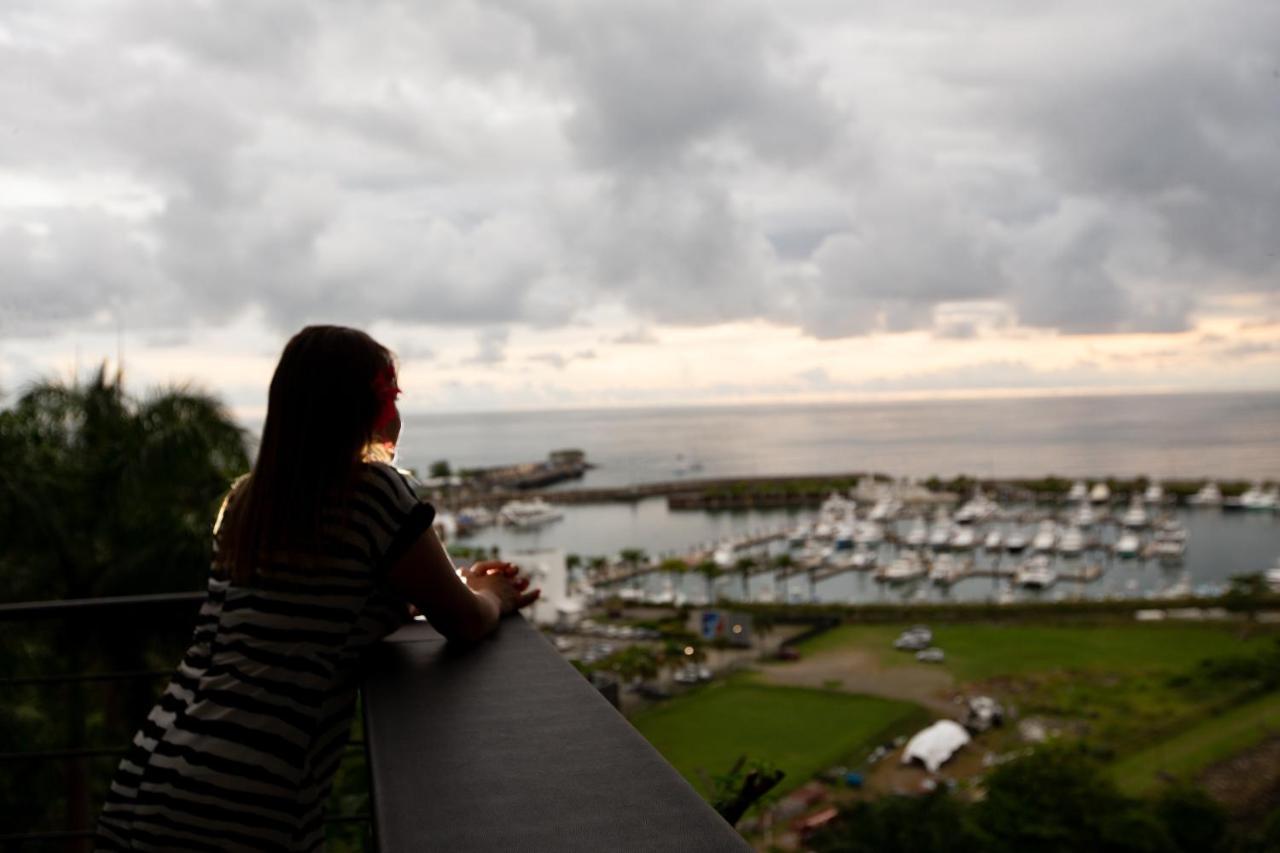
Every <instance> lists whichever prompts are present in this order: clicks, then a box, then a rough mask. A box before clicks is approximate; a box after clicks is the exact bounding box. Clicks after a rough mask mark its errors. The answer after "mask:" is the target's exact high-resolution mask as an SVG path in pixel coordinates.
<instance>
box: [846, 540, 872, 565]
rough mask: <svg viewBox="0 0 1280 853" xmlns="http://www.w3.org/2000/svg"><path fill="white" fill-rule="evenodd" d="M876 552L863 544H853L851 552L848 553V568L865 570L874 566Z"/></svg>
mask: <svg viewBox="0 0 1280 853" xmlns="http://www.w3.org/2000/svg"><path fill="white" fill-rule="evenodd" d="M875 565H876V552H875V551H873V550H871V549H870V548H868V547H866V546H865V545H855V546H854V549H853V553H852V554H850V555H849V568H851V569H856V570H858V571H866V570H867V569H871V568H875Z"/></svg>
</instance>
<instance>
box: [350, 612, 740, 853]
mask: <svg viewBox="0 0 1280 853" xmlns="http://www.w3.org/2000/svg"><path fill="white" fill-rule="evenodd" d="M364 713H365V732H366V739H367V747H368V756H369V772H370V777H371V779H372V781H373V792H374V830H375V835H376V837H377V839H378V845H379V848H380V849H381V850H384V851H430V850H441V851H452V853H469V851H494V850H509V851H521V853H539V851H557V853H561V851H567V853H572V851H583V853H587V851H590V853H599V851H632V850H636V851H660V850H670V851H742V850H747V849H749V848H748V847H747V845H746V843H745V842H744V841H743V840H742V838H741V836H739V835H738V834H737V832H735V831H734V830H733V828H732V827H730V826H729V824H728V823H726V822H725V821H724V819H723V818H721V817H720V815H719V814H717V813H716V812H715V811H714V810H713V809H712V808H711V806H709V805H708V804H707V803H706V802H705V801H703V799H702V798H701V797H699V796H698V794H697V793H696V792H695V791H694V790H693V788H691V787H690V786H689V784H688V783H687V782H686V781H685V780H684V779H683V778H681V776H680V774H678V773H677V772H676V771H675V769H674V768H673V767H672V766H671V765H670V764H668V763H667V761H666V760H665V759H663V758H662V756H661V755H659V754H658V752H657V751H656V750H655V749H654V748H653V747H652V746H650V745H649V743H648V741H646V740H645V739H644V738H643V737H642V736H641V735H640V733H639V732H637V731H636V730H635V729H634V728H632V726H631V724H630V723H628V722H627V721H626V719H625V718H624V717H623V716H622V715H621V714H619V713H618V711H617V710H615V709H614V707H613V706H612V705H610V704H609V702H608V701H607V700H606V699H605V698H604V697H603V696H601V695H600V693H599V692H598V691H597V690H596V689H595V688H594V687H592V686H591V685H590V684H589V683H588V682H587V681H586V679H584V678H583V677H582V676H581V675H580V674H579V673H578V671H577V670H575V669H574V668H573V667H572V666H571V665H570V664H569V663H568V662H567V661H565V660H564V658H562V657H561V656H560V654H559V653H558V652H556V650H555V649H554V648H553V647H552V645H551V644H550V643H549V642H547V640H546V639H545V638H544V637H543V636H542V635H541V634H540V633H539V632H538V630H537V629H536V628H534V627H533V626H532V625H530V624H529V623H528V622H526V621H525V620H524V619H523V618H521V617H513V618H509V619H507V620H505V621H504V622H503V624H502V626H501V627H500V628H499V630H498V632H497V633H496V635H495V636H493V637H492V638H490V639H487V640H484V641H482V642H481V643H479V644H477V645H476V646H475V647H472V648H469V649H465V650H459V649H456V648H453V647H451V646H450V644H448V643H446V642H445V640H444V639H443V638H442V637H441V636H440V635H439V634H437V633H436V632H435V631H433V630H432V629H431V628H430V627H429V626H428V625H426V624H425V623H418V624H414V625H410V626H407V627H405V628H403V629H401V630H400V631H398V632H396V633H395V634H393V635H391V636H390V637H388V638H387V639H386V641H384V642H383V643H382V644H381V645H380V646H379V647H378V648H377V649H376V650H375V652H374V654H373V656H372V658H371V660H370V665H369V672H368V675H367V677H366V680H365V692H364Z"/></svg>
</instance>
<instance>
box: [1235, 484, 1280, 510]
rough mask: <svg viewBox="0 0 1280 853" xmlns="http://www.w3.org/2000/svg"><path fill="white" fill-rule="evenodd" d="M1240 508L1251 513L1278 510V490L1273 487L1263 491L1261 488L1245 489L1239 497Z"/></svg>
mask: <svg viewBox="0 0 1280 853" xmlns="http://www.w3.org/2000/svg"><path fill="white" fill-rule="evenodd" d="M1240 508H1241V509H1245V510H1252V511H1265V510H1272V511H1274V510H1278V509H1280V490H1277V489H1275V488H1274V487H1273V488H1271V489H1268V490H1267V491H1263V489H1262V487H1261V486H1253V487H1251V488H1249V489H1246V490H1245V492H1244V494H1242V495H1240Z"/></svg>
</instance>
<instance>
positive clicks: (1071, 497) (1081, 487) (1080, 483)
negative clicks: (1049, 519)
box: [1067, 480, 1089, 503]
mask: <svg viewBox="0 0 1280 853" xmlns="http://www.w3.org/2000/svg"><path fill="white" fill-rule="evenodd" d="M1088 497H1089V487H1088V486H1087V485H1085V482H1084V480H1076V481H1075V482H1074V483H1072V484H1071V491H1069V492H1067V500H1068V501H1070V502H1071V503H1075V502H1076V501H1082V500H1085V499H1087V498H1088Z"/></svg>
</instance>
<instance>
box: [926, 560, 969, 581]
mask: <svg viewBox="0 0 1280 853" xmlns="http://www.w3.org/2000/svg"><path fill="white" fill-rule="evenodd" d="M963 571H964V566H963V565H962V564H961V563H960V561H959V560H957V559H956V558H955V557H954V556H952V555H951V554H939V555H938V556H937V558H936V559H935V560H934V561H933V563H932V564H931V565H930V566H929V580H931V581H933V582H934V583H935V584H937V585H939V586H948V585H950V584H953V583H955V582H956V581H957V580H959V579H960V575H961V573H962V572H963Z"/></svg>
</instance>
